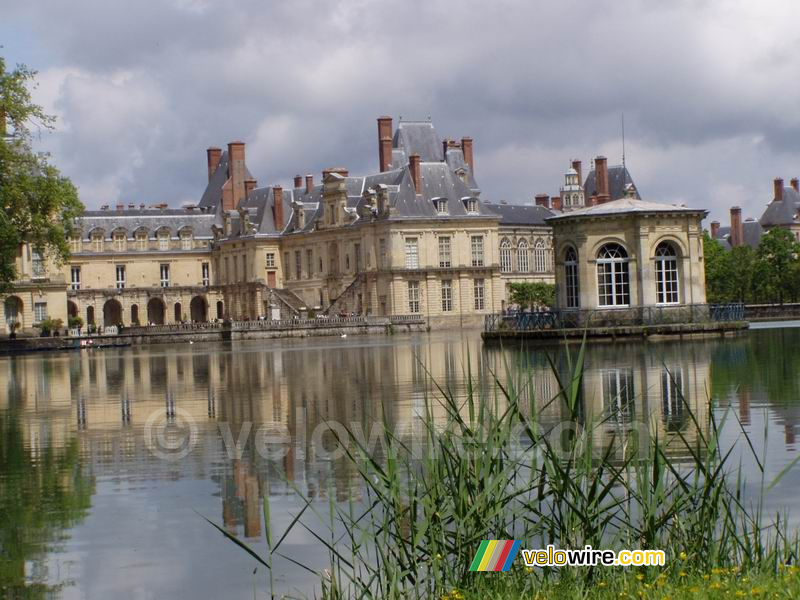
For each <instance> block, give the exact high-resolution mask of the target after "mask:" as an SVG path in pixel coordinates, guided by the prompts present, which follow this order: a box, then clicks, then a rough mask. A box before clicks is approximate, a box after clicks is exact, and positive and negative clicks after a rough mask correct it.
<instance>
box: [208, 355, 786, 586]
mask: <svg viewBox="0 0 800 600" xmlns="http://www.w3.org/2000/svg"><path fill="white" fill-rule="evenodd" d="M584 350H585V343H584V345H582V346H581V348H580V350H579V351H578V352H577V353H576V354H574V355H573V354H571V353H570V352H569V351H568V350H567V351H566V364H567V369H566V375H562V373H561V372H560V371H559V369H558V368H557V367H556V365H555V364H554V363H553V362H552V361H551V367H552V369H553V373H554V374H555V376H556V378H557V380H558V388H559V392H558V394H557V395H556V396H555V397H554V398H551V399H542V400H543V401H542V402H537V400H539V399H537V398H536V397H535V394H533V389H534V386H533V383H534V382H533V375H532V371H531V370H530V369H527V368H525V367H526V366H525V365H524V364H519V365H517V368H516V369H515V370H514V371H513V373H515V374H513V375H512V370H511V369H509V368H508V365H505V366H504V367H505V368H504V370H505V374H506V376H505V377H504V378H502V379H501V378H500V377H499V376H497V374H496V373H493V374H492V381H491V382H490V385H489V386H488V389H489V391H488V392H486V391H485V388H484V391H482V389H481V386H480V385H479V383H480V382H477V381H475V379H474V378H473V375H472V372H471V371H470V367H469V359H468V360H467V373H466V382H467V385H466V393H465V395H464V396H465V397H463V398H457V397H456V395H455V394H453V393H452V392H451V391H450V390H448V389H444V388H442V387H438V386H436V384H435V382H434V387H435V389H436V391H437V394H436V398H435V399H429V400H428V401H427V402H426V410H427V418H425V419H423V422H424V429H423V433H422V436H421V438H416V439H415V440H411V439H409V438H408V437H407V436H397V435H395V433H394V432H393V431H392V430H391V428H390V427H388V426H387V427H383V428H382V431H381V439H380V443H381V448H382V456H381V457H380V458H378V457H376V456H375V455H374V453H373V452H371V451H370V449H368V448H367V447H366V446H364V444H363V442H361V441H360V438H359V436H355V435H353V434H352V432H348V433H349V435H348V436H347V439H340V440H339V442H340V443H341V444H343V446H344V447H345V448H346V449H347V457H348V460H350V461H352V464H353V466H354V467H355V468H356V469H357V471H358V474H359V476H360V480H361V483H362V485H363V488H364V495H363V498H361V499H360V500H359V501H357V502H356V501H351V502H349V503H347V505H346V506H341V505H338V504H336V503H334V502H333V501H331V503H330V506H329V511H330V516H329V518H328V522H327V526H328V529H329V534H330V535H329V536H322V535H318V534H316V533H314V532H313V531H312V529H311V528H310V527H308V526H307V525H305V524H304V523H303V520H302V519H301V518H300V516H301V515H302V513H304V512H305V509H306V508H308V507H309V506H312V501H311V500H310V499H306V500H305V502H306V505H305V508H304V509H303V511H301V513H300V514H299V515H297V516H296V517H295V519H294V520H293V521H292V523H291V525H290V527H289V529H291V528H293V527H295V526H301V527H305V528H306V529H307V531H309V532H310V533H312V535H314V536H315V537H316V538H317V540H318V541H319V542H320V543H321V544H322V545H324V546H325V548H326V549H327V552H328V554H329V562H330V564H329V568H328V569H326V570H325V571H324V572H323V573H320V574H318V575H319V577H320V582H321V590H322V596H323V598H328V599H331V600H335V599H339V598H398V599H400V598H438V597H441V596H442V595H447V594H449V593H451V592H452V590H460V592H459V594H460V593H461V591H463V593H465V594H467V595H473V594H477V596H476V597H478V596H480V594H489V593H499V592H500V591H502V593H504V594H508V593H511V594H512V596H513V594H520V595H521V594H530V593H535V592H536V590H538V589H541V588H542V586H545V587H547V586H553V585H558V586H563V585H573V586H577V587H576V589H593V588H592V586H593V584H595V583H597V582H601V581H602V583H601V584H598V585H603V586H604V585H606V583H605V581H607V580H609V578H612V579H613V578H614V577H626V576H628V575H629V574H630V572H631V571H633V572H641V573H644V574H646V576H647V577H648V578H651V577H654V576H655V575H656V574H658V575H660V576H661V577H662V578H663V577H664V576H665V574H666V576H668V577H676V578H677V577H678V576H679V575H680V577H684V576H686V575H687V570H690V571H692V572H698V573H700V572H704V571H710V570H711V569H714V568H717V569H718V568H726V569H735V570H736V571H737V572H740V571H748V572H750V571H757V572H760V573H764V572H775V573H777V572H778V570H779V569H781V568H783V566H784V565H787V564H794V563H795V562H796V561H797V558H798V548H800V542H799V541H798V535H797V532H791V533H790V532H789V530H788V528H787V525H786V520H785V517H784V516H783V515H780V514H778V515H775V516H774V517H771V518H767V517H766V516H765V515H764V511H763V498H764V494H765V492H766V490H767V489H768V487H771V486H773V485H775V483H777V480H775V481H773V482H771V485H770V486H767V484H766V482H765V481H764V477H763V476H762V478H761V487H760V494H758V495H757V497H756V500H755V501H747V500H745V493H744V492H745V484H744V481H743V478H742V475H741V468H740V467H738V466H735V465H734V464H732V463H733V459H732V458H731V456H732V451H731V450H727V451H724V450H723V449H722V448H721V445H720V439H719V434H720V429H721V427H722V425H723V422H724V420H725V419H727V418H729V414H732V413H725V414H724V415H723V417H722V421H723V422H717V419H716V418H715V416H714V412H713V411H712V410H710V409H709V415H710V417H709V418H710V422H709V424H708V427H705V426H704V424H701V423H699V422H698V421H697V419H696V417H695V415H694V414H693V413H692V411H691V407H690V406H689V404H688V403H687V402H686V400H685V399H684V398H683V397H681V402H682V403H683V405H684V410H685V411H686V412H687V413H688V415H689V419H690V421H691V424H692V426H693V429H694V431H695V432H696V435H695V436H694V437H693V439H689V437H687V436H686V435H685V434H684V433H683V432H681V431H678V432H675V433H673V434H671V438H672V439H670V440H669V444H670V448H674V447H675V444H680V447H681V449H682V451H683V459H682V460H676V459H675V458H673V457H671V453H670V451H669V449H668V448H667V443H666V440H664V439H659V437H658V436H656V435H655V434H654V435H653V437H652V439H649V440H647V441H646V442H645V443H644V444H640V443H636V440H632V439H621V440H613V441H612V443H610V444H607V445H605V447H602V448H600V449H598V448H597V447H596V446H595V444H593V443H592V436H593V434H595V433H596V432H598V431H599V429H598V428H599V427H602V424H603V421H602V420H599V421H598V420H596V419H588V418H586V417H585V415H584V412H585V409H584V407H583V406H582V402H581V387H582V385H583V364H584ZM709 402H710V401H709ZM553 403H555V404H557V405H558V406H560V407H562V410H563V414H564V417H565V421H568V422H572V423H578V424H580V426H581V427H580V428H578V429H577V430H569V431H567V432H565V434H564V435H560V436H554V435H553V431H552V430H550V431H548V430H547V429H545V428H544V427H543V425H542V422H541V420H540V419H539V414H538V411H537V408H536V407H537V405H540V408H546V407H547V406H549V405H550V404H553ZM437 405H438V406H437ZM438 407H441V408H438ZM434 408H437V410H438V411H439V412H441V411H442V409H443V411H444V415H445V417H444V420H442V418H441V416H440V417H439V418H438V419H434V412H435V411H434ZM384 417H385V416H384ZM384 422H388V421H387V420H386V418H384ZM739 426H740V429H741V432H742V434H743V439H744V443H745V444H746V447H747V448H748V449H749V450H750V451H751V452H753V455H754V456H755V457H756V462H757V465H758V468H759V469H761V472H762V473H763V461H761V460H760V459H759V457H758V456H757V455H756V453H755V449H754V445H753V443H752V441H751V438H750V437H749V435H748V434H747V432H746V431H745V430H744V428H743V427H741V424H739ZM617 441H618V442H619V443H618V444H617V443H616V442H617ZM615 449H616V450H615ZM620 453H621V455H622V456H620ZM687 457H688V463H687ZM793 465H794V463H792V464H790V465H788V466H787V467H786V468H785V469H784V470H783V471H782V472H781V473H780V474H779V476H778V478H780V477H782V476H783V475H784V474H785V473H786V471H788V469H789V468H791V467H792V466H793ZM298 493H299V492H298ZM219 529H220V531H222V532H223V534H225V535H226V536H228V537H229V538H231V539H232V540H233V541H235V542H236V543H237V544H239V545H240V546H243V547H245V546H244V545H243V544H242V543H241V542H239V541H238V540H236V539H235V538H233V536H230V535H229V534H227V532H225V531H224V530H223V529H222V528H219ZM267 530H268V531H270V529H269V523H267ZM336 532H338V533H336ZM342 532H344V533H342ZM287 533H288V530H287ZM270 535H271V534H270ZM285 536H286V533H284V536H283V537H285ZM484 539H519V540H523V547H531V548H537V547H544V546H545V545H547V544H554V545H555V546H556V547H560V548H583V547H584V546H585V545H587V544H588V545H591V546H592V547H593V548H596V549H612V550H619V549H623V548H628V549H660V550H664V551H665V552H666V556H667V565H666V566H665V567H658V568H655V567H650V568H630V569H628V570H627V574H626V570H625V569H623V568H621V567H614V568H609V567H575V568H560V569H553V568H546V569H537V570H530V569H526V568H524V565H523V564H522V559H521V557H518V558H517V560H516V561H515V565H514V566H513V567H512V570H511V572H510V573H473V572H469V566H470V563H471V560H472V558H473V556H474V554H475V552H476V549H477V548H478V546H479V545H480V542H481V540H484ZM282 540H283V538H281V540H280V541H282ZM279 546H280V542H279V543H278V544H276V545H273V544H272V542H271V541H270V554H272V553H273V552H277V548H278V547H279ZM245 548H246V547H245ZM247 551H248V552H250V553H251V554H252V555H253V556H256V557H257V555H256V554H255V553H254V552H253V551H252V550H250V549H247ZM281 556H283V555H281ZM287 558H288V557H287ZM257 559H258V560H259V561H260V562H261V563H262V564H264V565H265V566H267V567H268V568H270V569H271V560H263V559H261V558H258V557H257ZM290 560H293V559H290ZM293 562H295V563H296V564H301V561H294V560H293ZM303 566H304V568H306V569H308V570H309V571H311V572H313V569H311V568H310V567H308V566H307V565H303ZM512 596H509V597H512ZM451 597H454V598H455V597H456V596H451Z"/></svg>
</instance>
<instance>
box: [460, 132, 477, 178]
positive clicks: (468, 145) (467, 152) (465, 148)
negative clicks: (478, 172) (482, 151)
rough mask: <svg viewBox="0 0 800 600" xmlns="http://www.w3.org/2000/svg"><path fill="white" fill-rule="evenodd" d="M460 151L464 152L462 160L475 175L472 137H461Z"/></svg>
mask: <svg viewBox="0 0 800 600" xmlns="http://www.w3.org/2000/svg"><path fill="white" fill-rule="evenodd" d="M461 151H462V152H463V153H464V162H465V163H467V164H468V165H469V170H470V172H471V174H472V175H475V158H474V157H473V156H472V138H471V137H462V138H461Z"/></svg>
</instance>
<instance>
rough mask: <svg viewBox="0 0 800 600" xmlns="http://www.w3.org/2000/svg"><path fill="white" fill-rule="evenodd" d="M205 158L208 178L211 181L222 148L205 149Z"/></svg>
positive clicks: (220, 156)
mask: <svg viewBox="0 0 800 600" xmlns="http://www.w3.org/2000/svg"><path fill="white" fill-rule="evenodd" d="M206 158H207V160H208V180H209V181H211V177H212V175H214V171H216V170H217V166H218V165H219V159H220V158H222V148H209V149H208V150H206Z"/></svg>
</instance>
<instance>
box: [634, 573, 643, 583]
mask: <svg viewBox="0 0 800 600" xmlns="http://www.w3.org/2000/svg"><path fill="white" fill-rule="evenodd" d="M636 579H638V580H639V581H641V580H642V579H644V575H642V574H641V573H639V574H638V575H637V576H636Z"/></svg>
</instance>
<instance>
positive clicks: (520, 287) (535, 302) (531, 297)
mask: <svg viewBox="0 0 800 600" xmlns="http://www.w3.org/2000/svg"><path fill="white" fill-rule="evenodd" d="M509 290H510V295H509V299H510V300H511V302H512V303H513V304H518V305H519V306H520V307H522V308H543V307H551V306H553V305H554V304H555V300H556V286H554V285H553V284H551V283H542V282H536V283H512V284H510V285H509Z"/></svg>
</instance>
